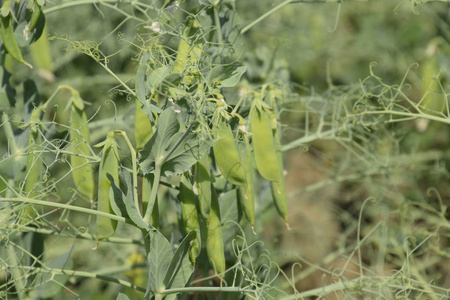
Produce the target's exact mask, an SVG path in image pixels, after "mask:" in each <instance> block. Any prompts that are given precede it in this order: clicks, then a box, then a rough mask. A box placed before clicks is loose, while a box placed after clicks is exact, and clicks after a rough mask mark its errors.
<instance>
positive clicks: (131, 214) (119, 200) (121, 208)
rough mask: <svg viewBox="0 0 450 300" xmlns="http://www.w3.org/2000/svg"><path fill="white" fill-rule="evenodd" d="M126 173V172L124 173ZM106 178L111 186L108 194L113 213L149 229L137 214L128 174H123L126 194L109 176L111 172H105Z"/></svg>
mask: <svg viewBox="0 0 450 300" xmlns="http://www.w3.org/2000/svg"><path fill="white" fill-rule="evenodd" d="M125 174H127V175H128V173H125ZM106 176H107V177H108V180H109V181H110V182H111V188H110V190H109V195H110V197H109V198H110V199H111V208H112V210H113V211H114V213H115V214H116V215H118V216H122V217H124V218H126V219H128V220H130V221H131V222H129V223H131V224H132V225H135V226H137V227H139V228H141V229H146V230H151V228H150V226H149V225H148V224H147V223H145V221H144V219H143V218H142V217H141V215H140V214H139V211H138V209H137V208H136V206H135V205H134V201H133V196H132V185H131V179H130V176H129V175H128V176H126V175H125V176H124V177H125V180H126V185H127V186H128V187H130V188H128V191H127V195H126V196H125V195H124V193H123V192H122V191H121V190H120V188H119V187H118V184H117V182H116V181H115V180H114V178H113V177H112V176H111V174H109V173H108V174H106Z"/></svg>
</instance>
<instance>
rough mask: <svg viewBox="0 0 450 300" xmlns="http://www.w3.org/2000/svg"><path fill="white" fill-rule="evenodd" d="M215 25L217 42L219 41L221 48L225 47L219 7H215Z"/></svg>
mask: <svg viewBox="0 0 450 300" xmlns="http://www.w3.org/2000/svg"><path fill="white" fill-rule="evenodd" d="M214 23H216V33H217V41H218V43H219V45H220V46H223V38H222V28H221V26H220V18H219V8H218V5H215V6H214Z"/></svg>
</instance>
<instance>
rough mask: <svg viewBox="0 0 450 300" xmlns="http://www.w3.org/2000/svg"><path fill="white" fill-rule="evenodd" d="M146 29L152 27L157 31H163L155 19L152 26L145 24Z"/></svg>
mask: <svg viewBox="0 0 450 300" xmlns="http://www.w3.org/2000/svg"><path fill="white" fill-rule="evenodd" d="M144 28H146V29H150V30H151V31H153V32H155V33H161V27H160V24H159V22H158V21H153V22H152V25H151V26H144Z"/></svg>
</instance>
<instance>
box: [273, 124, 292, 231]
mask: <svg viewBox="0 0 450 300" xmlns="http://www.w3.org/2000/svg"><path fill="white" fill-rule="evenodd" d="M274 119H275V118H274V117H273V118H272V120H274ZM275 121H276V120H275ZM274 140H275V149H276V154H277V162H278V166H280V168H279V173H278V178H279V179H278V181H271V182H270V187H271V190H272V196H273V199H274V203H275V207H276V208H277V211H278V213H279V214H280V216H281V217H282V218H283V219H284V220H285V221H286V224H288V214H287V196H286V186H285V181H284V169H283V155H282V153H281V146H280V138H279V134H278V128H276V129H275V133H274ZM288 228H289V226H288Z"/></svg>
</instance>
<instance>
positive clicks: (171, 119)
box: [139, 108, 180, 174]
mask: <svg viewBox="0 0 450 300" xmlns="http://www.w3.org/2000/svg"><path fill="white" fill-rule="evenodd" d="M179 129H180V124H179V123H178V119H177V117H176V115H175V112H174V111H173V109H171V108H169V109H166V110H164V111H163V112H162V113H161V115H160V116H159V120H158V128H157V129H156V132H155V134H154V135H153V136H152V138H151V139H150V140H149V141H148V142H147V144H145V146H144V149H142V151H141V159H140V161H139V162H140V167H141V169H142V171H143V172H144V174H147V173H150V172H152V171H153V170H154V169H155V164H156V161H157V160H160V159H161V158H163V157H164V154H165V153H167V151H168V150H169V146H170V141H171V138H172V137H173V136H174V135H175V134H176V133H177V132H178V131H179Z"/></svg>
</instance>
